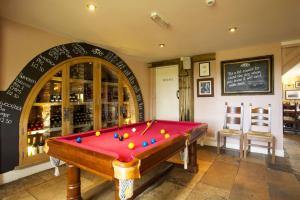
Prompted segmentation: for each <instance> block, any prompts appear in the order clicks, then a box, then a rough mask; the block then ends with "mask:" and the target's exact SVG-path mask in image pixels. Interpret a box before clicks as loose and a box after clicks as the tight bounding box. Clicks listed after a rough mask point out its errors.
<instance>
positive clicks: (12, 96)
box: [0, 43, 144, 173]
mask: <svg viewBox="0 0 300 200" xmlns="http://www.w3.org/2000/svg"><path fill="white" fill-rule="evenodd" d="M81 56H90V57H96V58H101V59H104V60H106V61H108V62H110V63H112V64H113V65H115V66H117V67H118V68H119V69H120V71H121V72H122V73H123V74H124V75H125V76H126V77H127V79H128V81H129V82H130V84H131V86H132V88H133V90H134V93H135V95H136V98H137V104H138V110H139V120H140V121H144V101H143V96H142V92H141V89H140V86H139V84H138V82H137V79H136V77H135V75H134V74H133V72H132V71H131V69H130V68H129V67H128V65H127V64H126V63H125V62H124V61H123V60H122V59H121V58H120V57H119V56H117V55H116V54H115V53H113V52H111V51H109V50H106V49H103V48H100V47H97V46H93V45H90V44H87V43H69V44H64V45H59V46H56V47H53V48H51V49H49V50H47V51H45V52H43V53H41V54H40V55H38V56H36V57H35V58H33V59H32V60H31V61H30V62H29V63H28V64H27V65H26V66H25V67H24V68H23V70H22V71H21V72H20V73H19V75H18V76H17V77H16V79H15V80H14V81H13V82H12V84H11V85H10V86H9V88H8V89H7V90H6V91H2V92H0V158H1V160H0V173H3V172H7V171H10V170H12V169H14V167H15V166H17V165H18V161H19V123H20V116H21V112H22V109H23V107H24V102H25V101H26V99H27V96H28V94H29V93H30V91H31V89H32V87H33V86H34V85H35V84H36V83H37V81H38V80H39V79H40V78H41V77H42V76H43V75H44V74H45V73H47V71H48V70H50V69H51V68H52V67H54V66H56V65H58V64H60V63H61V62H63V61H66V60H68V59H71V58H76V57H81ZM16 59H18V58H16Z"/></svg>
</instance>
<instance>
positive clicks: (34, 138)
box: [31, 137, 38, 156]
mask: <svg viewBox="0 0 300 200" xmlns="http://www.w3.org/2000/svg"><path fill="white" fill-rule="evenodd" d="M31 148H32V149H31V150H32V155H33V156H34V155H36V154H37V152H38V144H37V142H36V137H33V141H32V147H31Z"/></svg>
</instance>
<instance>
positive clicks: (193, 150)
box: [187, 140, 198, 173]
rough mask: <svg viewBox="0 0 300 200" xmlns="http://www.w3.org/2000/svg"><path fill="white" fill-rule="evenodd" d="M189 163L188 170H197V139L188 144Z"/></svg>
mask: <svg viewBox="0 0 300 200" xmlns="http://www.w3.org/2000/svg"><path fill="white" fill-rule="evenodd" d="M188 149H189V163H188V169H187V170H188V171H189V172H192V173H197V172H198V163H197V140H196V141H194V142H193V143H192V144H190V145H189V147H188Z"/></svg>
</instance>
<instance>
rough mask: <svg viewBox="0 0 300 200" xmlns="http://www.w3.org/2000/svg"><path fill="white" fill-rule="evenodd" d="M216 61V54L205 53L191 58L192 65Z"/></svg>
mask: <svg viewBox="0 0 300 200" xmlns="http://www.w3.org/2000/svg"><path fill="white" fill-rule="evenodd" d="M211 60H216V53H207V54H200V55H195V56H191V61H192V63H195V62H203V61H211Z"/></svg>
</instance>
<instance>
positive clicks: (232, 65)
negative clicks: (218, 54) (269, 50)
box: [221, 55, 274, 96]
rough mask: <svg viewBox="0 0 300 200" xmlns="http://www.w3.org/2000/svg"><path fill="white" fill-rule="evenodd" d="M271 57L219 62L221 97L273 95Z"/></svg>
mask: <svg viewBox="0 0 300 200" xmlns="http://www.w3.org/2000/svg"><path fill="white" fill-rule="evenodd" d="M273 68H274V67H273V55H265V56H259V57H251V58H242V59H237V60H225V61H221V91H222V96H229V95H271V94H273V93H274V79H273V77H274V73H273Z"/></svg>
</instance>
